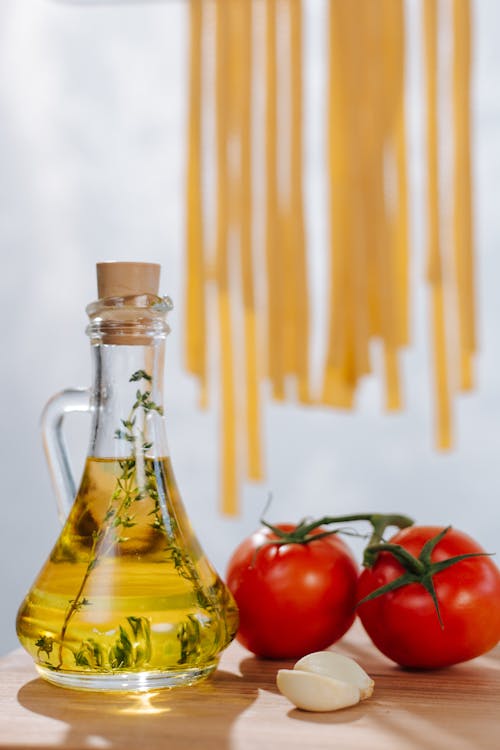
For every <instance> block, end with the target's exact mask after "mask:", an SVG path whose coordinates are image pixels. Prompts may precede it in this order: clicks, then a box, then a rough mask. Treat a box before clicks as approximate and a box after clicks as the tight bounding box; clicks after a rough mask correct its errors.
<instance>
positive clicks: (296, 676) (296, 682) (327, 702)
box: [276, 669, 360, 711]
mask: <svg viewBox="0 0 500 750" xmlns="http://www.w3.org/2000/svg"><path fill="white" fill-rule="evenodd" d="M276 684H277V686H278V690H279V691H280V693H282V694H283V695H284V696H285V698H288V700H289V701H291V703H293V704H294V705H295V706H296V707H297V708H301V709H303V710H304V711H337V710H338V709H339V708H347V707H348V706H354V705H355V704H356V703H359V700H360V692H359V688H357V687H356V686H355V685H352V684H349V683H347V682H341V681H340V680H335V679H332V678H331V677H325V675H322V674H315V673H313V672H301V671H300V670H298V669H280V670H279V671H278V675H277V678H276Z"/></svg>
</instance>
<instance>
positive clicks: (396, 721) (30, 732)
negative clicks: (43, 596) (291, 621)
mask: <svg viewBox="0 0 500 750" xmlns="http://www.w3.org/2000/svg"><path fill="white" fill-rule="evenodd" d="M335 648H336V649H338V650H339V651H341V652H343V653H345V654H348V655H350V656H353V657H354V658H355V659H357V660H358V661H359V663H360V664H361V665H362V666H363V667H364V668H365V669H366V670H367V671H368V672H369V674H371V676H372V677H373V678H374V679H375V693H374V695H373V697H372V698H371V699H370V700H368V701H365V702H363V703H361V704H359V705H357V706H353V707H352V708H348V709H344V710H342V711H337V712H334V713H325V714H313V713H307V712H304V711H298V710H296V709H294V708H293V706H291V704H290V703H289V702H288V701H287V700H286V699H285V698H284V697H283V696H281V695H280V694H279V693H278V692H277V690H276V687H275V676H276V671H277V669H279V668H280V667H282V666H286V667H290V666H291V663H289V662H270V661H260V660H258V659H256V658H254V657H253V656H252V655H251V654H249V653H248V652H247V651H245V650H244V649H243V648H242V647H241V646H239V645H238V644H232V645H231V646H230V648H229V649H228V650H227V651H226V652H225V653H224V655H223V657H222V660H221V665H220V669H219V671H218V672H217V673H216V675H215V676H214V677H213V678H212V679H211V680H209V681H207V682H204V683H202V684H200V685H198V686H196V687H190V688H181V689H177V690H171V691H160V692H158V693H156V694H153V695H149V696H144V695H143V696H138V697H137V696H136V697H130V696H113V695H110V694H105V695H104V694H91V693H81V692H76V691H70V690H64V689H62V688H57V687H53V686H52V685H49V684H47V683H45V682H44V681H42V680H41V679H39V678H38V677H37V676H36V672H35V670H34V667H33V664H32V663H31V660H30V659H29V657H28V656H27V655H26V654H25V653H24V652H22V651H15V652H13V653H12V654H10V655H9V656H7V657H5V658H4V659H2V660H0V748H2V750H3V749H4V748H10V749H12V748H15V749H16V750H21V748H23V749H27V748H30V749H31V748H37V749H39V750H41V749H43V750H46V749H48V748H68V750H70V749H71V750H87V749H88V748H113V749H118V748H120V749H122V748H123V750H128V749H129V748H130V750H132V748H133V749H134V750H160V748H161V750H188V749H189V750H194V749H195V748H196V749H197V748H200V750H229V749H231V750H280V749H281V748H283V750H284V749H285V748H286V749H287V750H288V749H289V748H293V749H294V748H302V749H303V750H322V749H323V748H336V749H337V750H351V749H352V750H365V749H366V750H500V646H499V647H497V648H496V649H495V650H494V651H493V652H491V653H490V654H488V655H486V656H483V657H481V658H480V659H475V660H474V661H471V662H469V663H467V664H462V665H457V666H455V667H452V668H449V669H444V670H440V671H437V672H432V673H431V672H427V673H418V672H405V671H403V670H401V669H399V668H397V667H395V666H394V665H392V664H391V663H390V662H389V661H388V660H386V659H385V658H384V657H383V656H381V655H379V654H378V653H377V652H376V650H375V648H374V647H373V646H372V645H371V644H370V642H369V641H368V639H367V637H366V636H365V634H364V633H363V632H362V631H361V629H360V628H359V627H355V628H353V629H352V630H351V631H350V633H349V634H348V635H347V636H346V637H345V638H344V639H343V640H342V641H341V642H340V643H339V644H337V646H336V647H335Z"/></svg>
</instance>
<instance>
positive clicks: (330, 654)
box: [294, 651, 375, 700]
mask: <svg viewBox="0 0 500 750" xmlns="http://www.w3.org/2000/svg"><path fill="white" fill-rule="evenodd" d="M294 669H297V670H300V671H301V672H311V673H313V674H319V675H324V676H326V677H330V678H332V679H335V680H340V681H341V682H348V683H349V684H351V685H355V686H356V687H357V688H358V689H359V691H360V695H361V700H365V698H369V697H370V696H371V695H372V693H373V687H374V685H375V683H374V681H373V680H372V679H371V677H370V676H369V675H367V674H366V672H365V670H364V669H363V668H362V667H360V666H359V664H358V663H357V662H356V661H354V659H350V658H349V657H348V656H344V655H343V654H337V653H335V651H315V652H314V653H312V654H307V656H304V657H302V659H299V661H298V662H297V664H296V665H295V666H294Z"/></svg>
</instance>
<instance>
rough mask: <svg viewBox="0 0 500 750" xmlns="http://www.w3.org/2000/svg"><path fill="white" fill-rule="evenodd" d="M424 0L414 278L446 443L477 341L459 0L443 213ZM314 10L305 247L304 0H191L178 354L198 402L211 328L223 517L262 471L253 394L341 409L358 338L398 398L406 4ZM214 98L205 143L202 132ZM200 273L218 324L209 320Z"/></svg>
mask: <svg viewBox="0 0 500 750" xmlns="http://www.w3.org/2000/svg"><path fill="white" fill-rule="evenodd" d="M422 8H423V16H422V45H421V48H422V53H423V54H422V59H423V69H424V80H425V89H424V91H425V93H424V99H423V101H424V105H425V106H424V109H425V113H426V115H425V117H426V121H425V125H426V127H425V131H426V157H425V158H426V164H427V199H426V221H427V260H426V278H427V282H428V284H429V288H430V328H431V331H430V333H431V336H430V340H431V342H432V351H433V361H434V377H433V381H434V394H435V401H436V406H435V413H436V436H437V445H438V447H440V448H443V449H446V448H449V447H450V446H451V442H452V397H453V393H454V391H455V390H457V389H458V388H460V389H461V390H468V389H470V388H471V387H472V382H473V375H472V362H473V357H474V354H475V351H476V337H475V326H476V324H475V301H474V258H473V240H472V237H473V221H472V208H471V196H472V187H471V162H470V6H469V0H453V12H452V16H451V20H452V33H453V40H454V46H453V61H452V71H453V75H452V79H453V80H452V92H451V100H452V112H453V133H454V154H453V169H454V176H453V190H452V191H449V192H450V193H451V194H452V195H453V206H452V207H451V210H450V211H449V212H448V211H446V210H445V209H446V206H443V205H442V201H440V190H439V188H440V179H441V177H440V174H441V172H440V161H441V160H440V152H439V125H440V119H439V116H438V115H439V110H438V103H439V101H440V95H441V92H440V90H439V85H438V84H439V55H438V52H439V49H438V44H439V38H440V36H439V23H440V17H439V12H438V11H439V2H438V0H423V4H422ZM325 10H326V13H327V18H328V24H327V32H326V33H327V40H328V44H327V50H328V51H327V56H326V59H325V74H326V79H327V97H326V106H325V117H326V151H325V165H326V171H327V177H328V179H327V184H328V190H327V192H328V195H327V205H328V220H329V239H328V246H327V247H325V248H314V249H313V248H311V247H308V246H307V233H306V218H305V210H304V192H305V190H304V176H303V175H304V159H303V142H304V116H303V112H304V80H305V79H304V53H303V25H304V20H305V18H306V15H305V14H306V5H305V4H304V3H302V2H301V0H231V2H227V0H190V29H191V45H190V96H189V115H188V118H189V127H188V158H187V165H188V167H187V224H186V244H187V254H186V257H187V273H186V304H187V314H186V365H187V369H188V370H189V372H191V373H193V374H194V375H196V376H197V378H199V380H200V387H201V393H202V398H201V401H202V403H205V404H206V403H207V398H208V395H207V394H208V382H209V378H208V375H209V373H208V362H209V359H210V358H209V357H208V352H209V351H211V349H212V346H211V344H210V342H209V340H208V331H209V330H210V331H212V330H216V331H217V337H216V338H217V341H218V352H219V377H218V378H216V379H214V380H216V382H218V383H219V388H220V393H219V398H218V402H219V403H220V413H221V507H222V510H223V511H224V512H226V513H229V514H232V513H236V512H237V510H238V492H239V487H240V484H241V482H242V481H243V480H244V479H251V480H258V479H261V478H262V476H263V464H264V461H263V450H262V435H261V404H262V402H263V399H264V396H265V394H266V393H269V394H270V395H271V397H272V398H273V399H275V400H277V401H287V400H298V401H299V402H301V403H304V404H316V405H319V406H328V407H336V408H343V409H351V408H353V407H354V405H355V401H356V393H357V391H358V389H359V386H360V383H361V382H362V380H363V378H365V377H366V376H367V375H369V374H370V373H372V372H373V370H374V369H375V365H374V363H373V361H372V352H373V342H378V343H379V346H380V350H381V353H382V362H383V372H382V377H383V382H384V392H385V399H384V400H385V406H386V408H387V409H388V410H390V411H391V410H398V409H400V408H401V407H402V405H403V388H402V382H401V372H400V362H401V352H402V350H403V349H404V347H406V346H408V344H409V343H410V320H411V315H410V279H409V268H410V247H409V236H408V235H409V230H408V225H409V214H408V211H409V196H408V179H407V157H406V121H405V120H406V118H405V83H406V80H405V56H406V49H405V34H406V33H408V30H407V29H406V28H405V15H404V2H403V0H378V2H377V3H374V2H373V0H357V2H351V1H350V0H329V1H328V2H327V3H326V5H325ZM409 32H410V33H411V30H409ZM212 64H213V69H214V76H213V79H214V80H213V86H210V87H209V88H208V89H206V88H205V89H204V87H203V80H204V78H203V74H204V71H205V70H206V69H207V67H208V68H210V66H211V65H212ZM262 83H263V84H264V90H263V92H262V97H259V96H256V92H258V91H259V86H260V85H261V84H262ZM211 112H214V113H215V115H214V117H215V127H214V133H215V135H214V143H213V144H211V143H210V140H209V139H207V138H206V137H205V138H204V134H206V128H207V122H208V117H209V114H210V113H211ZM256 143H257V144H258V145H259V146H260V148H256V147H255V144H256ZM209 149H212V150H213V152H214V153H215V159H214V161H215V169H214V170H213V171H214V174H213V180H212V184H213V186H214V196H212V200H211V201H207V200H206V198H207V196H206V193H204V190H203V186H204V185H205V184H206V180H205V181H204V175H205V174H206V172H205V168H206V165H207V162H208V161H210V160H209V159H208V158H207V157H208V155H209V151H208V150H209ZM212 209H213V216H212V215H211V210H212ZM448 214H449V215H451V216H452V226H451V227H450V228H449V229H450V232H451V234H452V237H453V242H452V243H451V247H450V246H449V245H450V243H446V242H444V241H443V237H444V236H446V235H447V234H450V232H443V231H442V225H443V222H444V221H447V220H448V219H447V217H448ZM210 226H214V227H215V231H214V233H213V234H214V239H213V240H212V239H211V236H210V232H209V230H208V227H210ZM258 228H260V233H259V231H257V230H258ZM212 245H213V247H212ZM261 245H262V247H261ZM313 250H314V252H316V253H322V257H323V258H324V261H325V263H324V266H325V269H327V270H328V273H326V274H325V284H326V285H327V288H328V294H327V299H328V325H327V330H326V331H325V335H326V340H325V352H326V354H325V361H324V367H323V372H322V377H321V386H320V389H319V392H318V393H315V392H314V388H313V386H312V383H313V379H312V378H311V377H310V373H309V348H310V340H309V338H310V337H309V327H310V319H311V314H312V310H311V307H310V302H309V278H308V269H309V263H308V253H311V252H313ZM210 258H214V259H215V260H214V261H213V262H211V260H210ZM212 284H213V285H214V287H215V297H216V299H217V305H216V307H217V320H218V324H217V325H216V326H214V325H212V324H211V325H210V326H208V325H207V294H208V290H209V287H210V286H211V285H212ZM455 381H456V382H455ZM236 384H238V385H236ZM240 384H241V385H240Z"/></svg>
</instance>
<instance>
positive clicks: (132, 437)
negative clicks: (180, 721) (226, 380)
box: [40, 370, 164, 669]
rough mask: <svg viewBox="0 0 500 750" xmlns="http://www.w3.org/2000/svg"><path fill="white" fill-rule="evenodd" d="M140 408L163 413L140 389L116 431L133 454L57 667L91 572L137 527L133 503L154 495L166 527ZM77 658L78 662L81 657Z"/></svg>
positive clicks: (79, 603)
mask: <svg viewBox="0 0 500 750" xmlns="http://www.w3.org/2000/svg"><path fill="white" fill-rule="evenodd" d="M143 380H144V381H146V382H147V383H152V377H151V375H149V373H147V372H146V371H145V370H137V371H136V372H134V373H133V374H132V375H131V377H130V378H129V382H140V381H143ZM141 411H142V413H143V415H144V423H145V418H146V417H147V414H148V413H150V412H153V411H154V412H157V413H158V414H160V415H163V407H162V406H161V405H159V404H156V403H155V402H154V401H153V399H152V391H151V389H150V388H149V389H146V390H144V391H141V390H140V389H138V390H137V391H136V394H135V401H134V403H133V405H132V408H131V410H130V413H129V415H128V417H127V418H126V419H122V420H121V423H122V426H121V427H120V428H118V429H117V430H116V431H115V438H116V439H117V440H125V441H126V442H127V443H130V446H131V454H132V455H131V456H130V457H128V458H125V459H121V460H120V461H119V462H118V465H119V467H120V470H121V474H120V476H118V477H117V479H116V488H115V490H114V491H113V494H112V495H111V498H110V500H109V505H108V507H107V509H106V512H105V514H104V519H103V524H102V526H101V527H100V528H99V529H97V530H94V531H93V533H92V546H91V549H90V555H89V562H88V564H87V569H86V571H85V574H84V576H83V578H82V581H81V583H80V587H79V589H78V591H77V594H76V596H75V598H74V599H71V600H70V601H69V603H68V608H67V610H66V614H65V616H64V621H63V624H62V627H61V633H60V637H59V639H58V642H59V653H58V658H59V661H58V664H57V666H56V669H60V668H61V667H62V663H63V648H64V645H65V643H64V642H65V638H66V633H67V630H68V626H69V624H70V622H71V620H72V619H73V617H74V616H75V614H76V613H77V612H79V611H80V610H81V609H82V608H83V607H86V606H89V605H90V603H91V602H90V601H89V600H88V599H87V598H86V597H84V595H83V594H84V591H85V588H86V586H87V583H88V579H89V576H90V574H91V573H92V571H93V570H94V568H95V567H96V566H97V565H98V564H99V562H100V561H101V559H103V558H105V557H106V555H107V554H108V553H109V551H110V550H111V549H112V548H113V546H114V545H115V544H123V543H125V542H127V541H128V540H129V537H128V536H127V531H126V530H127V529H131V528H133V527H134V526H136V520H135V514H134V513H133V511H132V506H133V504H134V503H136V502H140V501H141V500H143V499H144V498H146V497H148V496H149V497H151V499H152V500H153V502H154V508H153V510H152V514H153V515H154V520H153V522H152V524H151V526H152V527H153V528H155V529H158V530H163V529H164V525H163V520H162V518H161V507H160V504H159V498H158V492H157V488H156V481H155V476H154V470H153V469H151V468H149V467H146V466H145V465H144V464H145V462H144V459H145V457H146V452H147V451H148V450H150V449H151V448H152V447H153V444H152V442H151V441H150V440H148V439H147V437H146V434H145V429H140V430H139V429H137V417H138V414H139V412H141ZM138 458H140V459H141V464H142V465H143V466H144V475H145V478H146V482H145V485H144V486H143V487H139V486H138V482H137V459H138ZM40 650H41V652H45V653H47V652H46V649H45V648H42V649H40ZM47 655H48V654H47ZM76 658H77V663H78V656H77V657H76ZM113 661H116V660H113ZM80 662H81V658H80Z"/></svg>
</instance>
